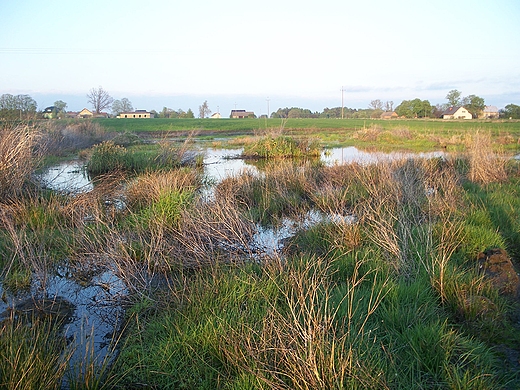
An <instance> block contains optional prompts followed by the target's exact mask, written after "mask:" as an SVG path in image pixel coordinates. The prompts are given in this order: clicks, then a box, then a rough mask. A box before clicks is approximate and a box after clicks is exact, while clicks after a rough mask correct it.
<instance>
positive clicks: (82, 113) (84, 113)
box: [78, 108, 94, 118]
mask: <svg viewBox="0 0 520 390" xmlns="http://www.w3.org/2000/svg"><path fill="white" fill-rule="evenodd" d="M93 116H94V114H93V113H92V111H90V110H88V109H86V108H84V109H83V110H81V111H80V112H78V118H92V117H93Z"/></svg>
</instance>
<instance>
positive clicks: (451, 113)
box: [442, 107, 473, 119]
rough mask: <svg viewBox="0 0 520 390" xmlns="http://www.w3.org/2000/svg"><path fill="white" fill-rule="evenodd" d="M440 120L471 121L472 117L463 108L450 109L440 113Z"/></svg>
mask: <svg viewBox="0 0 520 390" xmlns="http://www.w3.org/2000/svg"><path fill="white" fill-rule="evenodd" d="M442 119H473V115H471V113H470V112H469V111H468V110H466V109H465V108H464V107H450V108H448V109H447V110H446V111H444V112H443V113H442Z"/></svg>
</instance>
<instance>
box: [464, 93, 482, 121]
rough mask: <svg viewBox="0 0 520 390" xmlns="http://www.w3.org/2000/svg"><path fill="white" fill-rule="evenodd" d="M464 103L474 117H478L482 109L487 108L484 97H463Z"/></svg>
mask: <svg viewBox="0 0 520 390" xmlns="http://www.w3.org/2000/svg"><path fill="white" fill-rule="evenodd" d="M462 105H463V106H464V107H465V108H466V110H468V111H469V112H470V113H471V115H473V118H475V119H476V118H478V117H479V116H480V114H481V113H482V111H484V109H485V108H486V104H485V103H484V99H483V98H481V97H479V96H476V95H469V96H466V97H465V98H464V99H462Z"/></svg>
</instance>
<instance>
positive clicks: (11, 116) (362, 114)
mask: <svg viewBox="0 0 520 390" xmlns="http://www.w3.org/2000/svg"><path fill="white" fill-rule="evenodd" d="M87 100H88V102H89V103H90V104H91V105H92V107H93V109H94V111H95V112H96V113H100V112H101V111H102V110H104V109H106V108H109V107H110V108H111V109H112V114H113V115H115V116H117V115H119V114H120V113H121V112H130V111H132V110H133V106H132V103H131V102H130V100H129V99H127V98H122V99H121V100H114V99H113V98H112V97H111V96H110V94H109V93H108V92H107V91H105V90H104V89H103V88H102V87H101V86H100V87H99V88H92V89H91V90H90V91H89V93H88V94H87ZM446 100H447V102H446V103H444V104H437V105H435V106H432V105H431V103H430V102H429V101H428V100H421V99H419V98H416V99H413V100H403V101H402V102H401V103H400V104H399V105H398V106H397V107H395V112H396V114H397V115H398V116H399V117H404V118H439V117H441V116H442V113H443V112H444V111H446V110H447V109H448V108H450V107H457V106H464V107H465V108H466V109H467V110H468V111H469V112H470V113H471V114H472V115H473V117H474V118H478V117H479V114H481V113H482V111H483V110H484V109H485V107H486V105H485V102H484V99H483V98H481V97H479V96H476V95H468V96H465V97H462V93H461V92H460V91H458V90H456V89H453V90H451V91H449V92H448V94H447V95H446ZM66 107H67V103H65V102H64V101H62V100H58V101H56V102H54V105H53V106H51V107H47V108H46V110H49V109H50V112H48V111H46V112H44V111H37V108H38V105H37V103H36V101H35V100H34V99H33V98H32V97H31V96H29V95H11V94H8V93H6V94H3V95H1V96H0V120H31V119H37V118H44V117H46V118H59V117H61V116H60V115H59V114H60V113H65V112H66V111H65V110H66ZM391 111H394V102H393V101H386V102H383V101H381V100H379V99H376V100H372V101H371V102H370V104H369V106H368V108H366V109H356V108H349V107H332V108H328V107H326V108H324V109H323V111H322V112H319V111H314V112H313V111H311V110H309V109H306V108H299V107H290V108H289V107H285V108H279V109H278V110H276V111H274V112H273V113H271V115H270V117H271V118H351V119H370V118H380V116H381V114H382V113H383V112H391ZM151 112H152V113H153V114H154V117H155V118H195V115H194V113H193V111H192V110H191V108H190V109H188V111H184V110H182V109H180V108H179V109H178V110H173V109H171V108H168V107H163V109H162V110H161V111H159V112H157V111H155V110H151ZM499 112H500V118H504V119H520V106H519V105H516V104H508V105H507V106H505V107H504V108H503V109H501V110H500V111H499ZM49 113H50V114H52V115H48V114H49ZM44 114H47V115H44ZM210 114H211V110H210V109H209V106H208V102H207V101H204V103H203V104H202V105H200V106H199V117H200V118H206V117H208V116H209V115H210Z"/></svg>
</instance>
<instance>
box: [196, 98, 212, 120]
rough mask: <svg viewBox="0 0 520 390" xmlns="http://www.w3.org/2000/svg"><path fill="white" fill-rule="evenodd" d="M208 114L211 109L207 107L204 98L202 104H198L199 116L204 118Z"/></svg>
mask: <svg viewBox="0 0 520 390" xmlns="http://www.w3.org/2000/svg"><path fill="white" fill-rule="evenodd" d="M209 114H211V110H210V109H209V107H208V101H207V100H204V103H202V106H199V117H200V118H206V117H207V116H208V115H209Z"/></svg>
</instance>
